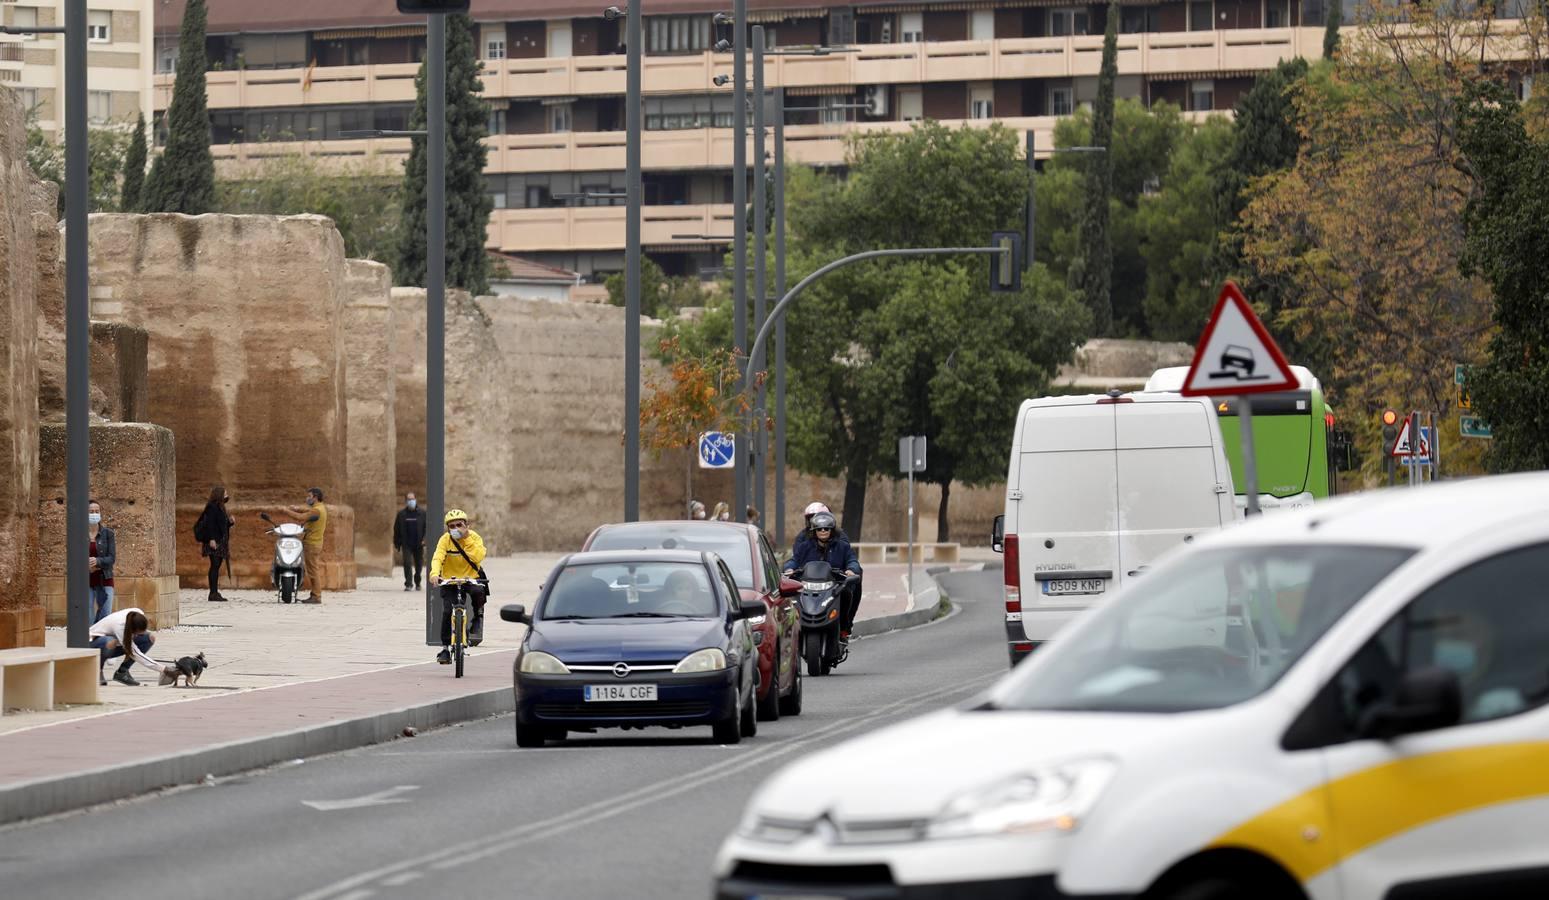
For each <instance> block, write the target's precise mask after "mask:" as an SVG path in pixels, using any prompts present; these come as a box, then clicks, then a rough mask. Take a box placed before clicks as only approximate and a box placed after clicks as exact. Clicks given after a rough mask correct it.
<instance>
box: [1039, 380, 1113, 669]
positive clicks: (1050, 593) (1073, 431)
mask: <svg viewBox="0 0 1549 900" xmlns="http://www.w3.org/2000/svg"><path fill="white" fill-rule="evenodd" d="M1113 410H1114V405H1113V404H1109V403H1093V402H1090V401H1088V402H1083V403H1080V404H1076V405H1051V406H1042V407H1033V408H1030V409H1028V410H1027V414H1026V416H1025V417H1024V419H1023V421H1022V423H1021V426H1020V427H1021V437H1022V454H1021V457H1022V458H1021V467H1020V471H1019V473H1018V474H1019V477H1018V479H1017V482H1018V487H1019V489H1020V490H1021V493H1022V497H1021V501H1020V503H1019V504H1018V516H1017V524H1016V530H1017V542H1018V548H1019V551H1020V557H1021V566H1020V568H1021V584H1022V611H1023V620H1022V621H1023V626H1024V628H1025V630H1026V633H1027V636H1028V639H1029V640H1035V641H1036V640H1047V639H1048V638H1049V637H1050V636H1052V631H1053V630H1055V629H1057V628H1058V627H1059V626H1060V625H1063V624H1064V623H1065V622H1066V621H1068V620H1069V618H1070V614H1071V613H1073V612H1079V611H1081V610H1085V609H1086V608H1088V607H1090V606H1091V605H1092V604H1093V603H1095V602H1097V601H1098V600H1099V599H1101V598H1102V597H1103V596H1104V595H1105V594H1108V593H1109V592H1111V591H1113V590H1115V589H1117V586H1118V583H1117V581H1116V580H1115V579H1116V577H1117V569H1118V560H1119V544H1118V540H1119V537H1118V529H1119V522H1118V515H1117V504H1116V500H1117V496H1118V471H1117V468H1116V460H1115V453H1114V449H1115V444H1114V413H1113ZM1041 614H1043V615H1041ZM1044 626H1047V630H1048V631H1049V632H1050V633H1049V634H1046V633H1043V632H1044V631H1045V630H1046V629H1045V627H1044Z"/></svg>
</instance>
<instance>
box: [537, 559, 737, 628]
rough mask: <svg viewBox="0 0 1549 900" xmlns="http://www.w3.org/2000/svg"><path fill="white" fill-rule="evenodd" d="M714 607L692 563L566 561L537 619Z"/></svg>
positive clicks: (708, 612) (704, 576) (666, 613)
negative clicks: (568, 563)
mask: <svg viewBox="0 0 1549 900" xmlns="http://www.w3.org/2000/svg"><path fill="white" fill-rule="evenodd" d="M720 608H721V607H720V601H719V600H717V599H716V596H715V591H713V590H712V589H711V587H710V578H709V575H708V573H707V572H706V571H705V567H704V566H702V565H699V564H698V563H676V562H631V563H608V564H590V565H574V566H566V567H565V568H564V569H563V570H561V571H560V573H559V577H557V578H556V579H555V580H554V587H553V589H552V590H551V591H549V596H548V599H547V600H545V601H544V604H543V608H542V610H541V611H540V612H539V618H541V619H613V618H624V617H638V618H657V617H678V616H684V617H689V618H714V617H716V616H719V615H720Z"/></svg>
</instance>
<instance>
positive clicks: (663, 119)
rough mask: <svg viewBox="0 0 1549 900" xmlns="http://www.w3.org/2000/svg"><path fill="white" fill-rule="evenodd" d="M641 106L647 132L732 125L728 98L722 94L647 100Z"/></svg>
mask: <svg viewBox="0 0 1549 900" xmlns="http://www.w3.org/2000/svg"><path fill="white" fill-rule="evenodd" d="M644 107H645V109H644V113H645V128H646V130H647V131H673V130H677V129H683V128H730V127H731V125H732V99H731V97H730V96H727V95H724V94H711V95H699V96H692V97H648V98H646V100H645V103H644Z"/></svg>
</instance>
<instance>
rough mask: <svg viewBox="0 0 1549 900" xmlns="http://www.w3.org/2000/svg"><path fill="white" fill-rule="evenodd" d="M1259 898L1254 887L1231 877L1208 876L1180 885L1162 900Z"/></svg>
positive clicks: (1236, 899)
mask: <svg viewBox="0 0 1549 900" xmlns="http://www.w3.org/2000/svg"><path fill="white" fill-rule="evenodd" d="M1253 896H1257V892H1256V891H1255V889H1254V886H1252V885H1249V884H1247V883H1245V882H1242V881H1239V880H1238V879H1236V878H1232V877H1229V876H1208V877H1205V878H1201V879H1198V880H1196V881H1191V882H1189V883H1188V884H1183V885H1179V886H1178V887H1176V888H1173V889H1172V890H1170V891H1168V892H1167V893H1166V894H1164V895H1163V896H1162V900H1238V898H1241V897H1253Z"/></svg>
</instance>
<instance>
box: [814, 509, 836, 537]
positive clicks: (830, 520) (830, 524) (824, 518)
mask: <svg viewBox="0 0 1549 900" xmlns="http://www.w3.org/2000/svg"><path fill="white" fill-rule="evenodd" d="M838 527H839V525H838V523H837V522H835V521H834V514H833V513H831V512H829V511H828V510H826V509H825V510H823V511H822V512H820V513H816V514H814V515H813V516H812V532H813V533H814V534H816V533H817V530H818V529H819V528H832V529H834V530H836V531H837V530H838Z"/></svg>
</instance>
